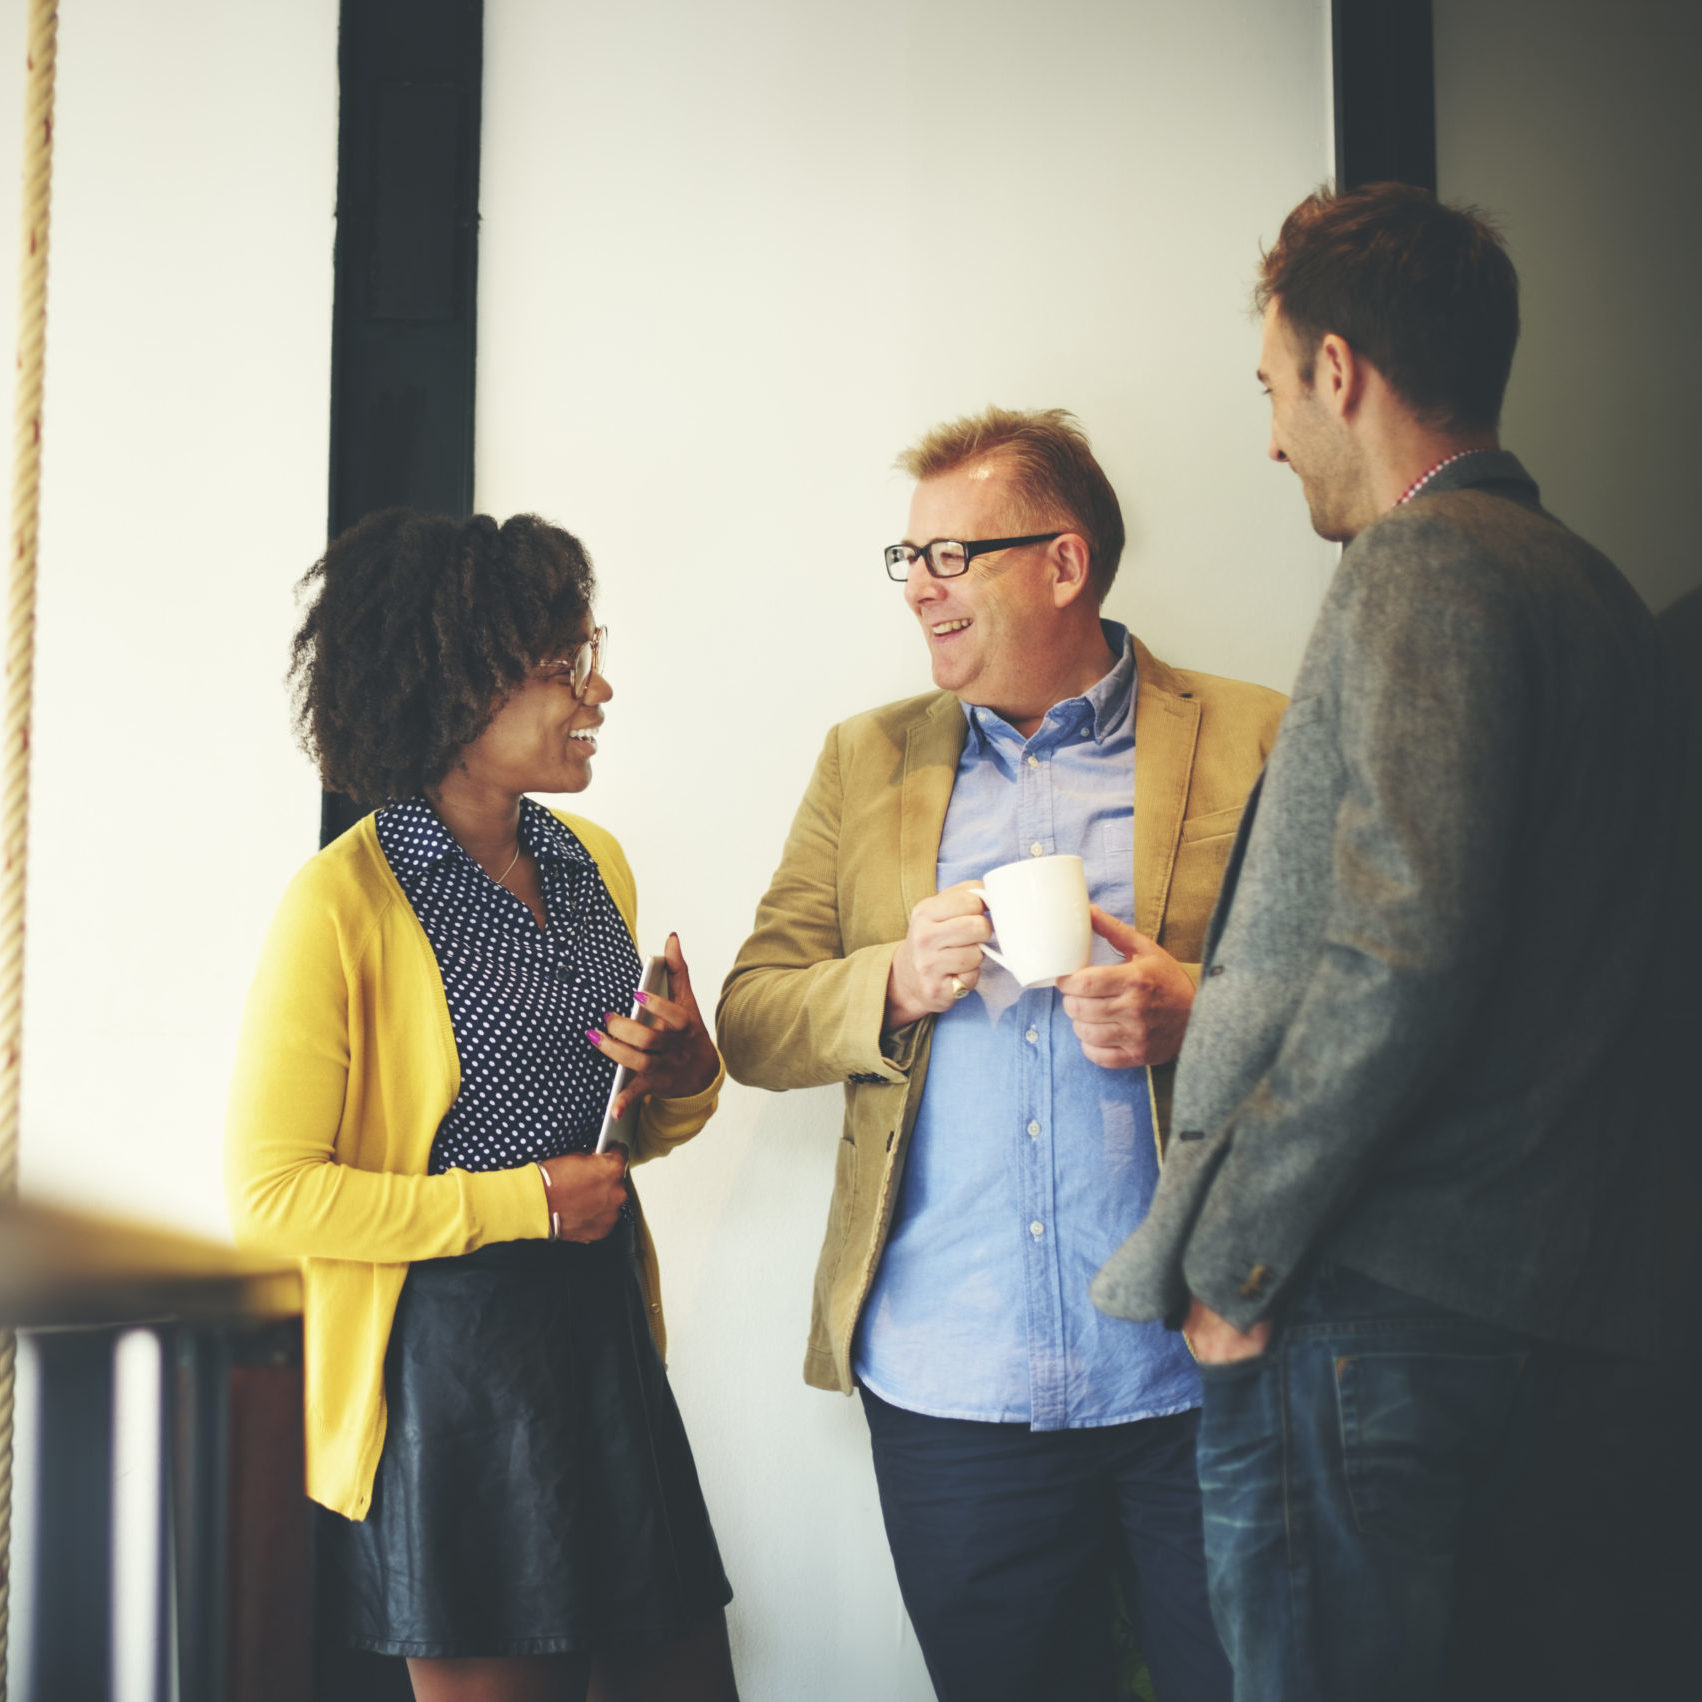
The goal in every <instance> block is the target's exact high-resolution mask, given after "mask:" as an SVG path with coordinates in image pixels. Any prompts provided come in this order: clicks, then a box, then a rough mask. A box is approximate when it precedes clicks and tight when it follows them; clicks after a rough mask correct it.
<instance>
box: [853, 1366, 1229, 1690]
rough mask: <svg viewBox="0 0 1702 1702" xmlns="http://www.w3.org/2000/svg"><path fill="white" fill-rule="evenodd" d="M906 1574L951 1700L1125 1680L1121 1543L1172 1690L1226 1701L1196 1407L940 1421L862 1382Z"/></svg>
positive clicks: (1153, 1654) (1160, 1686) (892, 1531)
mask: <svg viewBox="0 0 1702 1702" xmlns="http://www.w3.org/2000/svg"><path fill="white" fill-rule="evenodd" d="M863 1408H864V1411H865V1412H866V1413H867V1415H868V1420H869V1438H870V1442H871V1444H872V1446H873V1450H874V1462H875V1480H876V1482H877V1484H878V1485H879V1488H880V1497H881V1512H882V1515H883V1516H884V1518H885V1520H886V1534H887V1542H888V1544H889V1545H890V1547H891V1549H892V1558H893V1564H894V1566H895V1567H896V1568H897V1571H898V1584H899V1589H900V1590H901V1591H902V1592H903V1595H904V1605H905V1607H906V1608H907V1609H908V1611H909V1614H910V1622H911V1624H912V1625H913V1626H914V1627H915V1630H916V1638H917V1641H918V1642H919V1643H920V1644H921V1646H922V1654H923V1657H924V1659H925V1660H926V1661H927V1663H928V1674H929V1677H930V1678H932V1680H933V1683H934V1689H935V1691H936V1692H937V1694H938V1695H939V1698H940V1702H1107V1699H1109V1698H1113V1697H1115V1696H1116V1695H1117V1694H1118V1691H1117V1687H1116V1677H1115V1668H1114V1660H1113V1651H1112V1645H1111V1607H1110V1603H1111V1593H1110V1578H1111V1571H1112V1567H1113V1565H1114V1564H1115V1563H1116V1561H1117V1560H1118V1559H1119V1557H1121V1558H1122V1559H1123V1560H1125V1561H1126V1562H1127V1569H1126V1571H1125V1573H1124V1576H1125V1578H1126V1579H1127V1580H1128V1582H1127V1584H1126V1587H1125V1589H1126V1599H1127V1605H1128V1608H1129V1613H1130V1618H1131V1619H1132V1621H1133V1624H1134V1630H1135V1635H1136V1637H1137V1639H1138V1640H1139V1642H1140V1646H1141V1650H1142V1653H1143V1654H1144V1655H1145V1656H1146V1660H1147V1666H1148V1669H1149V1671H1150V1672H1151V1674H1152V1679H1153V1684H1154V1687H1155V1688H1156V1690H1157V1692H1158V1695H1159V1698H1160V1702H1227V1698H1228V1696H1229V1693H1230V1675H1229V1666H1228V1663H1227V1661H1226V1660H1225V1659H1224V1655H1223V1651H1222V1648H1221V1646H1220V1645H1219V1643H1218V1639H1217V1634H1216V1632H1215V1631H1214V1630H1213V1628H1212V1623H1211V1612H1210V1608H1209V1606H1208V1604H1207V1599H1206V1583H1205V1565H1204V1554H1203V1548H1202V1542H1201V1533H1200V1495H1199V1481H1198V1478H1197V1477H1196V1475H1195V1469H1194V1436H1195V1431H1196V1429H1197V1428H1198V1418H1199V1414H1198V1413H1197V1412H1185V1413H1178V1414H1176V1415H1175V1416H1173V1417H1169V1418H1154V1419H1145V1420H1142V1421H1141V1422H1139V1423H1135V1424H1121V1425H1114V1426H1110V1427H1108V1428H1105V1429H1098V1430H1058V1431H1033V1430H1030V1429H1029V1427H1028V1426H1027V1425H1026V1424H981V1423H975V1422H972V1421H966V1420H962V1419H952V1418H929V1417H926V1416H924V1415H923V1414H920V1413H913V1412H906V1411H904V1410H903V1409H902V1408H899V1407H894V1406H889V1405H888V1404H887V1403H886V1402H885V1401H882V1400H880V1399H879V1398H878V1397H877V1396H875V1395H872V1394H870V1392H869V1391H868V1390H867V1389H865V1390H863Z"/></svg>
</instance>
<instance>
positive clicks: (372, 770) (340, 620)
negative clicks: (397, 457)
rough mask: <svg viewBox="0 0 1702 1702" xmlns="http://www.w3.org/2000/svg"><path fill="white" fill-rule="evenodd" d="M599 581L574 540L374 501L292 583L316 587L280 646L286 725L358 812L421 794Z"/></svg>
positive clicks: (568, 637)
mask: <svg viewBox="0 0 1702 1702" xmlns="http://www.w3.org/2000/svg"><path fill="white" fill-rule="evenodd" d="M595 587H596V581H595V578H594V577H593V575H592V571H591V559H590V557H589V556H587V555H586V553H585V549H584V546H583V545H581V544H580V542H579V540H578V539H577V538H575V537H574V536H573V535H572V534H571V533H568V532H564V531H562V529H561V528H560V527H559V526H552V525H550V524H549V523H548V522H547V521H544V520H540V519H539V518H538V517H537V515H535V514H516V515H515V516H514V517H513V518H512V519H509V520H505V521H504V522H503V523H502V524H501V525H500V526H499V525H498V524H497V523H496V521H495V520H493V519H492V518H491V517H490V516H489V515H488V514H475V515H473V516H472V517H471V518H470V519H467V520H453V519H450V518H449V517H448V516H447V515H441V514H421V513H420V512H418V511H417V510H415V509H411V508H386V509H383V510H381V511H380V512H378V513H376V514H369V515H367V516H366V518H365V519H364V520H361V521H358V522H357V523H356V524H355V525H353V526H351V527H350V528H349V529H348V531H346V532H344V533H343V534H342V535H341V536H340V537H338V538H335V539H333V540H332V542H331V544H330V545H329V546H328V547H327V549H326V551H325V554H324V555H322V556H321V557H320V558H319V560H318V561H316V562H315V563H314V564H313V566H312V567H311V568H309V569H308V571H307V573H306V574H305V575H304V576H303V578H302V581H301V589H302V590H303V591H309V592H311V591H313V590H315V589H316V590H317V595H316V596H314V597H313V600H312V602H311V603H310V604H309V606H308V610H307V617H306V619H305V620H304V621H303V622H302V625H301V630H300V631H299V632H298V633H297V634H296V635H295V642H294V644H293V646H292V648H291V660H290V672H289V678H290V684H291V686H292V688H293V690H294V692H295V712H296V732H297V736H298V737H299V738H300V740H301V743H302V747H303V749H305V750H306V752H307V754H308V755H309V756H311V757H312V758H313V759H314V761H315V762H316V763H317V764H318V765H319V773H320V775H321V777H322V778H323V780H324V782H325V784H326V786H328V787H329V788H330V789H331V790H333V791H337V792H343V793H346V794H347V795H348V796H349V797H351V798H354V799H356V800H357V801H358V802H360V803H362V804H368V805H376V804H385V803H391V802H393V801H395V800H396V799H399V798H411V797H412V796H413V795H414V794H415V793H416V792H419V791H422V790H423V789H425V788H426V787H429V786H434V785H436V784H437V782H438V781H440V780H441V779H442V778H443V777H444V775H445V774H447V773H448V772H449V770H450V769H451V768H452V767H454V765H455V762H456V759H457V758H458V756H459V755H460V753H461V751H462V750H463V749H465V748H466V746H467V745H469V744H471V743H472V741H473V740H474V739H476V738H477V737H478V736H479V734H480V733H481V732H483V731H484V729H485V727H486V725H487V724H488V723H489V721H490V718H491V716H492V715H493V714H494V713H495V712H496V710H497V708H498V706H499V705H500V704H501V702H502V700H503V699H504V698H505V697H506V696H507V695H508V693H510V692H511V691H513V690H514V688H515V687H516V686H517V685H519V684H520V682H521V680H522V679H523V678H524V677H525V675H526V674H527V673H528V672H529V671H530V670H531V669H532V668H534V667H536V666H537V664H538V663H539V662H540V661H542V660H544V659H545V658H547V657H550V656H555V655H559V654H561V653H562V652H563V651H565V650H569V649H571V648H572V647H573V645H574V644H575V643H577V642H578V641H579V639H580V637H581V636H582V630H583V624H582V623H583V622H584V620H585V617H586V615H587V614H588V613H589V611H590V608H591V599H592V594H593V592H594V590H595Z"/></svg>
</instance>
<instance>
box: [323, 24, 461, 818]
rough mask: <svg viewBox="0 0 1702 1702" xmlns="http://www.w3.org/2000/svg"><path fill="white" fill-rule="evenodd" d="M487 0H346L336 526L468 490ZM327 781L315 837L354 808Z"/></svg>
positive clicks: (334, 431) (444, 506) (452, 505)
mask: <svg viewBox="0 0 1702 1702" xmlns="http://www.w3.org/2000/svg"><path fill="white" fill-rule="evenodd" d="M483 40H484V6H483V0H342V35H341V43H340V46H339V51H338V69H339V73H340V78H341V107H340V115H339V121H338V146H337V250H336V286H335V288H336V293H335V305H334V308H333V315H332V343H331V493H330V497H331V499H330V534H331V536H332V537H335V536H336V535H337V534H338V533H339V532H342V531H344V530H345V529H346V528H348V527H350V526H352V525H353V524H354V523H355V522H356V521H357V520H359V519H360V518H361V517H362V516H363V515H365V514H370V513H372V512H373V511H374V510H375V509H379V508H391V507H396V506H404V507H408V508H423V509H426V510H428V511H430V512H432V513H437V514H455V515H465V514H468V513H470V512H471V511H472V504H473V378H474V361H475V353H476V350H475V332H476V329H477V295H478V292H477V284H478V235H479V85H480V77H481V72H482V68H483ZM360 813H361V812H360V811H359V810H358V809H357V808H356V807H355V806H354V805H353V804H351V803H350V802H349V800H348V799H346V798H342V797H339V796H337V795H336V794H335V793H329V792H328V793H326V794H325V802H324V807H323V811H322V814H321V821H320V842H321V843H322V844H323V843H325V842H326V841H328V840H330V839H332V838H334V837H335V836H336V835H337V834H338V833H340V832H342V831H343V829H344V828H345V827H347V826H349V825H350V824H351V823H352V822H354V821H355V820H356V819H358V817H359V815H360Z"/></svg>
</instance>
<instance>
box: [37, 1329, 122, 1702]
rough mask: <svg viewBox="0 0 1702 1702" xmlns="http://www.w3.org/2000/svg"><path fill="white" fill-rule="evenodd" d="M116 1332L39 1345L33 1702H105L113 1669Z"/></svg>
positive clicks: (41, 1338)
mask: <svg viewBox="0 0 1702 1702" xmlns="http://www.w3.org/2000/svg"><path fill="white" fill-rule="evenodd" d="M115 1335H116V1332H114V1331H112V1330H106V1329H101V1330H43V1331H41V1332H40V1333H38V1334H37V1335H36V1336H35V1338H34V1340H35V1351H36V1366H37V1371H38V1376H39V1388H40V1396H39V1401H40V1405H39V1407H38V1412H39V1414H40V1416H39V1419H38V1424H37V1429H38V1434H39V1437H40V1440H39V1442H38V1444H37V1448H36V1521H35V1522H36V1535H35V1553H34V1557H33V1593H34V1598H35V1599H34V1607H33V1610H32V1612H31V1615H30V1660H29V1678H28V1680H27V1682H26V1683H25V1686H24V1694H25V1695H26V1696H30V1697H42V1698H46V1697H64V1698H66V1702H71V1699H73V1698H83V1697H100V1696H105V1695H106V1694H107V1693H108V1684H109V1680H110V1676H111V1667H112V1345H113V1341H114V1339H115Z"/></svg>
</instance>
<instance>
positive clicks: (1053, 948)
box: [969, 854, 1093, 987]
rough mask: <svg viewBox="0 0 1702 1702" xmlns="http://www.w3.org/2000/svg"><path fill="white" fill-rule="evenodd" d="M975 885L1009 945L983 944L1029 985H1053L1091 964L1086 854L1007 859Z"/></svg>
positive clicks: (1001, 941)
mask: <svg viewBox="0 0 1702 1702" xmlns="http://www.w3.org/2000/svg"><path fill="white" fill-rule="evenodd" d="M969 890H970V891H971V892H972V893H974V894H975V895H976V896H977V897H978V898H979V899H980V900H981V902H982V903H983V904H985V905H986V906H987V913H988V915H989V916H990V917H991V918H992V923H993V930H994V932H995V933H996V934H997V935H998V938H999V945H1000V946H1001V947H1002V948H1003V949H1002V950H998V951H995V950H994V948H993V947H992V946H983V947H982V948H981V949H982V950H983V951H984V952H985V953H986V954H987V955H988V957H990V958H992V960H993V961H994V962H995V963H997V964H1000V965H1002V966H1003V967H1004V968H1005V969H1007V970H1008V971H1009V972H1010V973H1011V974H1012V975H1013V976H1014V977H1015V978H1016V979H1017V980H1018V981H1019V982H1021V983H1022V985H1023V986H1024V987H1050V986H1051V985H1052V983H1053V982H1054V981H1056V980H1057V979H1058V977H1059V976H1060V975H1069V974H1072V973H1074V971H1076V970H1078V969H1085V968H1086V967H1087V963H1088V960H1089V958H1091V957H1092V955H1093V920H1092V918H1091V917H1090V916H1089V915H1088V904H1087V877H1086V876H1085V875H1084V874H1083V873H1082V866H1081V858H1080V857H1072V856H1069V855H1067V854H1066V855H1063V856H1057V857H1026V858H1024V859H1023V861H1022V862H1020V863H1002V864H1000V866H999V867H998V868H996V869H989V870H988V871H987V872H986V874H984V875H983V876H982V877H981V885H980V886H972V887H971V888H970V889H969Z"/></svg>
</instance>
